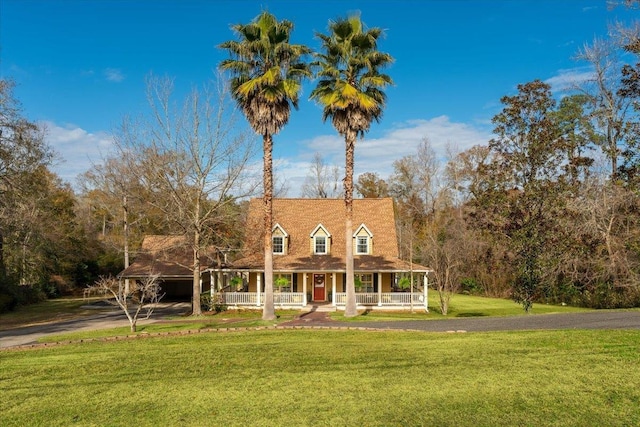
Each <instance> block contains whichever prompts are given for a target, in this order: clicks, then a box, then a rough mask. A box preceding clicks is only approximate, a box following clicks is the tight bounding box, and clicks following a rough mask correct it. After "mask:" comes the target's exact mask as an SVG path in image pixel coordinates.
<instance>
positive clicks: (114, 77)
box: [104, 68, 124, 83]
mask: <svg viewBox="0 0 640 427" xmlns="http://www.w3.org/2000/svg"><path fill="white" fill-rule="evenodd" d="M104 76H105V77H106V79H107V80H108V81H110V82H115V83H120V82H121V81H123V80H124V74H122V70H119V69H117V68H107V69H106V70H104Z"/></svg>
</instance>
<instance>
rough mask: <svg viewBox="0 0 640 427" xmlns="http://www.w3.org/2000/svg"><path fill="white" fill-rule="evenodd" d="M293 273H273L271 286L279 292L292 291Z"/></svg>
mask: <svg viewBox="0 0 640 427" xmlns="http://www.w3.org/2000/svg"><path fill="white" fill-rule="evenodd" d="M292 286H293V274H287V273H279V274H274V275H273V287H274V288H276V289H277V290H278V291H280V292H292Z"/></svg>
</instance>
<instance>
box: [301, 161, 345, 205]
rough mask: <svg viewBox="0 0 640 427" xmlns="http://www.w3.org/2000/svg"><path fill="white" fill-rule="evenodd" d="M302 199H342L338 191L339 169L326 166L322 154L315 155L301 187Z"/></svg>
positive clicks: (334, 166)
mask: <svg viewBox="0 0 640 427" xmlns="http://www.w3.org/2000/svg"><path fill="white" fill-rule="evenodd" d="M302 197H308V198H318V199H337V198H340V197H342V192H341V191H340V168H339V167H338V166H337V165H333V166H331V165H328V164H327V163H325V161H324V159H323V158H322V154H320V153H317V152H316V153H315V154H314V155H313V160H312V161H311V166H310V168H309V173H308V174H307V176H306V178H305V180H304V184H303V185H302Z"/></svg>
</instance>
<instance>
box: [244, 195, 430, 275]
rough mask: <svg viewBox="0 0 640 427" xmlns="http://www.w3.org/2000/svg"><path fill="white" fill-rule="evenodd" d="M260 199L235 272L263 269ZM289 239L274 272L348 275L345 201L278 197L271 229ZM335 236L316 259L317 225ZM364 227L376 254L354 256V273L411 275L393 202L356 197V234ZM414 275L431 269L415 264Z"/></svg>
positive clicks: (252, 209)
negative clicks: (313, 242)
mask: <svg viewBox="0 0 640 427" xmlns="http://www.w3.org/2000/svg"><path fill="white" fill-rule="evenodd" d="M262 212H263V211H262V199H253V200H251V202H250V205H249V214H248V219H247V226H246V235H245V246H244V250H243V257H242V258H241V259H239V260H237V261H235V262H234V263H233V266H234V268H238V269H247V270H263V269H264V253H263V250H262V248H263V243H262V237H261V236H262V224H263V222H262ZM276 224H277V225H279V226H280V227H281V228H282V229H284V231H285V232H286V233H287V234H288V236H289V245H288V248H287V251H286V254H285V255H274V256H273V268H274V271H312V270H313V271H334V272H335V271H344V270H345V208H344V201H343V200H342V199H274V200H273V225H274V226H275V225H276ZM320 224H321V225H322V226H323V227H324V228H325V229H326V230H327V231H328V232H329V233H330V234H331V253H330V254H328V255H313V254H311V251H310V239H311V236H310V234H311V233H312V232H313V230H315V229H316V228H317V227H318V225H320ZM362 224H364V225H365V226H366V227H367V229H368V230H369V231H370V232H371V234H372V235H373V238H372V245H373V253H372V254H371V255H355V256H354V268H355V270H356V271H408V270H409V268H410V266H409V263H407V262H405V261H402V260H401V259H399V258H398V240H397V236H396V227H395V215H394V210H393V199H391V198H381V199H356V200H354V201H353V231H354V232H355V231H356V230H357V229H358V228H359V227H360V225H362ZM412 268H413V270H414V271H428V270H429V269H427V268H426V267H423V266H420V265H414V266H413V267H412Z"/></svg>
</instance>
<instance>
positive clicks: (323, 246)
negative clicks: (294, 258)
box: [313, 236, 327, 255]
mask: <svg viewBox="0 0 640 427" xmlns="http://www.w3.org/2000/svg"><path fill="white" fill-rule="evenodd" d="M313 252H314V253H315V254H317V255H325V254H326V253H327V238H326V237H325V236H316V237H315V238H314V250H313Z"/></svg>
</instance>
